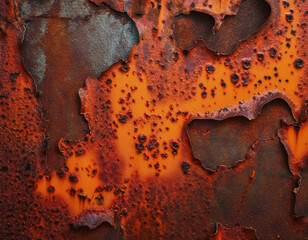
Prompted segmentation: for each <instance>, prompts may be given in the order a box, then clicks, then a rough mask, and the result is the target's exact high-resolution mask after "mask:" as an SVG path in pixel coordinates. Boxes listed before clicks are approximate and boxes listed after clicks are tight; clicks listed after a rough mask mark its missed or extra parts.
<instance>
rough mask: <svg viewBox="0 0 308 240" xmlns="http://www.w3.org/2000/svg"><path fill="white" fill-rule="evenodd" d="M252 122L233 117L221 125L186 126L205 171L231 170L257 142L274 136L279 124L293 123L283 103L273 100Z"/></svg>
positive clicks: (200, 122)
mask: <svg viewBox="0 0 308 240" xmlns="http://www.w3.org/2000/svg"><path fill="white" fill-rule="evenodd" d="M260 115H261V116H259V117H257V118H256V119H255V120H252V121H249V120H248V119H246V118H244V117H234V118H229V119H226V120H224V121H223V122H220V121H215V120H202V119H199V120H193V121H192V122H190V124H189V125H188V126H187V133H188V136H189V141H190V144H191V146H192V150H193V153H194V157H195V158H197V159H199V160H200V161H201V162H202V166H203V167H204V168H206V169H210V170H216V169H217V168H218V166H220V165H224V166H227V167H228V168H230V167H233V166H234V165H235V164H236V162H237V161H241V160H244V159H245V157H246V154H247V152H248V150H249V149H250V148H251V146H252V145H253V144H254V143H255V142H256V141H257V140H258V139H270V138H272V137H273V136H275V135H276V133H277V130H278V129H279V128H280V126H281V122H285V123H289V124H291V123H292V122H294V120H293V118H292V116H291V114H290V111H289V109H288V107H287V105H286V103H285V102H283V101H281V100H275V101H272V102H270V103H268V104H266V105H265V106H264V107H263V108H262V111H261V110H260Z"/></svg>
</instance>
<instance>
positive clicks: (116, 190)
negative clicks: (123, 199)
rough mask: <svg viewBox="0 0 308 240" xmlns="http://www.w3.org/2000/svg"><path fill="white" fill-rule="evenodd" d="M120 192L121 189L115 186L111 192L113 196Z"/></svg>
mask: <svg viewBox="0 0 308 240" xmlns="http://www.w3.org/2000/svg"><path fill="white" fill-rule="evenodd" d="M121 192H122V191H121V190H120V189H119V188H116V189H114V190H113V194H114V195H115V196H118V195H119V194H120V193H121Z"/></svg>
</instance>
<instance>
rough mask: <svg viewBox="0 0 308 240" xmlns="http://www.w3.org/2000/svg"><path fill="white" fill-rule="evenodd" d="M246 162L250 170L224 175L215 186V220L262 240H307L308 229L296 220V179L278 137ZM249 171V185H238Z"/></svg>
mask: <svg viewBox="0 0 308 240" xmlns="http://www.w3.org/2000/svg"><path fill="white" fill-rule="evenodd" d="M246 160H247V162H246V163H245V165H246V166H245V165H243V166H239V167H238V168H235V169H234V170H233V171H230V173H224V171H222V172H221V173H220V174H219V176H221V177H218V179H217V180H218V181H217V182H216V183H214V184H215V185H216V186H217V187H216V188H215V189H214V194H213V196H214V197H213V203H212V204H213V205H212V206H213V208H214V210H215V209H216V210H215V213H216V214H215V215H214V216H215V219H216V220H217V221H219V222H221V223H223V224H224V225H227V226H229V227H233V226H235V225H236V224H240V226H246V227H250V226H251V227H252V228H254V229H255V230H256V234H257V236H258V237H259V238H260V239H274V238H277V237H278V238H279V237H280V238H281V239H303V238H304V236H306V234H307V232H306V231H307V228H306V227H307V226H306V225H305V224H303V223H302V222H301V221H300V220H296V219H295V218H294V217H293V216H292V215H293V209H292V208H293V207H292V206H294V205H293V204H294V202H293V196H292V190H293V187H294V182H295V181H296V179H295V178H294V177H293V176H292V174H291V173H290V172H289V169H288V165H287V157H286V152H285V151H284V149H283V146H282V145H281V143H280V142H279V139H278V137H273V138H272V139H271V140H266V141H259V142H258V143H257V144H256V145H254V146H253V148H252V150H251V152H250V157H249V158H247V159H246ZM249 168H252V169H253V171H251V170H250V171H251V174H246V181H237V179H238V178H243V177H240V176H241V175H242V174H244V173H245V172H247V171H249ZM228 175H229V176H228ZM244 175H245V174H244ZM249 175H250V176H249ZM230 181H231V182H233V183H234V184H233V185H231V184H229V183H230ZM236 183H237V184H236ZM230 200H231V201H230ZM220 206H224V210H223V209H222V208H220ZM261 219H262V220H261ZM260 220H261V221H260ZM277 222H280V224H279V225H277ZM305 228H306V230H304V229H305Z"/></svg>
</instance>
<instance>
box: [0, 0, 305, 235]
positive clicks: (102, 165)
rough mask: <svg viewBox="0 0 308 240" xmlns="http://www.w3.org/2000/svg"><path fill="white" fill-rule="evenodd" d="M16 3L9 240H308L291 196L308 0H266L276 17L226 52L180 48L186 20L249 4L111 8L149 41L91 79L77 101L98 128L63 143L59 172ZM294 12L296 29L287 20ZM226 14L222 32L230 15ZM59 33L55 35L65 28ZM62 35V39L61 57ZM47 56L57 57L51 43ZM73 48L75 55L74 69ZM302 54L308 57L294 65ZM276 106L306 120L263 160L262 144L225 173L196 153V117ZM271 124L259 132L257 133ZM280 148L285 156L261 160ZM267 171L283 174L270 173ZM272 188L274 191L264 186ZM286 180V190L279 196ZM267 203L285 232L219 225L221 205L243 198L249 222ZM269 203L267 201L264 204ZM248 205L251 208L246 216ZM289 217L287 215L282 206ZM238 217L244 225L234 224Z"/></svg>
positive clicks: (6, 149)
mask: <svg viewBox="0 0 308 240" xmlns="http://www.w3.org/2000/svg"><path fill="white" fill-rule="evenodd" d="M17 2H18V1H17ZM17 2H13V1H6V2H5V3H1V5H0V13H1V16H2V15H4V16H5V17H6V18H3V19H4V20H3V19H2V18H0V36H1V37H2V36H3V38H0V47H1V51H0V59H1V61H3V63H4V64H3V66H0V67H3V69H4V70H3V71H2V68H1V69H0V70H1V71H0V78H1V79H3V81H2V80H1V82H0V102H1V105H0V116H1V118H2V120H3V121H2V122H0V124H1V127H2V130H3V131H1V133H0V135H1V137H0V143H1V144H0V145H2V146H3V147H2V148H0V164H1V165H0V170H1V172H0V174H1V182H2V185H1V187H3V189H4V190H3V191H2V192H1V198H2V199H3V200H2V201H1V202H0V207H3V209H4V212H5V214H4V217H3V219H2V223H1V225H3V226H4V229H5V231H4V233H0V237H1V238H2V236H4V237H3V238H4V239H5V238H6V237H7V236H8V238H10V237H12V236H13V235H16V239H17V238H18V239H51V238H56V239H83V237H84V236H85V237H86V238H87V239H92V238H93V239H97V238H99V239H101V238H104V239H105V238H106V239H123V238H124V239H208V238H209V239H256V238H259V236H260V232H261V236H262V237H263V238H262V237H261V238H260V239H272V238H273V237H276V236H278V238H280V236H281V238H282V239H283V237H284V235H283V234H284V233H285V234H286V236H292V234H293V233H294V234H298V235H296V237H298V236H299V239H302V238H301V237H302V236H306V235H307V234H308V232H307V216H304V215H303V216H304V217H305V218H300V219H299V218H296V216H294V214H293V210H294V206H293V202H294V199H293V197H294V196H293V195H292V194H293V193H292V191H294V189H295V187H296V183H297V181H298V179H297V177H298V176H297V175H300V170H301V169H302V168H304V167H306V162H305V161H306V159H307V155H308V154H307V149H308V146H307V144H308V140H307V139H308V123H307V121H304V120H303V119H302V117H301V114H302V112H303V108H304V104H305V99H304V96H307V92H308V91H307V57H306V46H305V43H304V42H303V41H305V31H306V30H305V27H304V24H303V22H304V20H305V18H307V16H306V15H307V14H306V15H305V13H304V12H305V10H304V7H305V3H303V2H299V1H296V2H293V1H290V2H288V6H287V7H286V6H285V3H284V2H285V1H276V0H268V1H267V2H268V3H269V4H270V5H271V9H272V14H276V15H275V16H271V17H270V19H269V22H267V23H266V24H265V25H264V26H262V28H261V29H260V31H258V32H256V33H255V34H253V35H252V36H250V37H249V38H248V39H247V40H245V41H243V42H241V43H240V44H239V46H238V48H237V49H236V50H235V51H234V52H233V53H232V54H231V55H229V56H221V55H219V54H215V53H214V52H212V51H210V50H209V49H208V48H207V47H206V45H205V44H204V42H202V41H198V42H197V44H196V46H195V47H194V48H192V49H190V50H189V51H187V50H184V51H183V50H182V49H180V48H179V47H178V46H177V45H176V42H175V40H174V39H173V31H174V28H173V27H174V19H175V16H177V15H178V14H189V12H190V11H200V12H203V13H209V14H213V15H215V14H216V13H221V14H222V15H224V14H229V15H233V14H236V11H237V5H236V3H238V2H240V1H229V0H225V1H218V0H217V1H216V0H209V1H208V4H209V5H207V6H205V5H204V1H196V4H193V3H192V2H191V1H190V0H187V1H171V2H172V7H170V6H171V5H170V4H169V1H165V0H161V1H155V2H153V1H140V6H137V5H138V4H137V5H136V3H134V4H132V6H131V5H130V4H127V2H129V1H111V0H110V1H108V0H106V1H104V2H105V3H107V4H109V5H110V7H111V8H112V9H114V10H116V11H120V12H126V13H127V15H128V16H129V17H130V18H131V19H132V20H133V21H134V23H135V24H136V26H137V28H138V31H139V42H138V43H137V44H136V45H135V46H134V47H133V48H132V50H131V52H130V54H129V56H128V57H127V59H126V60H119V62H117V63H115V64H113V65H112V66H111V67H109V68H108V69H107V70H106V71H104V72H103V73H102V74H101V76H100V77H99V78H97V79H95V78H90V77H88V78H87V79H84V81H85V84H84V86H83V87H82V88H80V89H79V91H78V94H79V97H80V100H81V110H80V113H81V114H82V115H83V117H84V118H85V120H86V121H87V123H88V127H89V133H88V134H86V135H85V136H84V138H82V139H80V140H78V141H73V140H71V139H65V137H64V136H62V137H63V138H62V139H61V140H60V142H59V143H58V145H55V146H54V147H55V148H56V150H58V149H59V150H60V152H61V154H62V155H63V156H64V158H61V156H59V161H55V162H57V163H59V164H57V167H58V165H60V167H59V168H56V167H55V166H51V165H52V164H51V163H50V162H48V151H47V153H46V147H45V146H44V145H45V144H46V142H45V141H46V139H47V138H46V134H48V130H46V129H47V128H48V127H47V126H46V125H48V123H47V122H48V117H46V116H44V114H43V113H42V106H41V105H40V102H39V99H40V98H39V97H38V96H37V95H38V94H37V92H36V90H35V85H34V82H33V81H32V79H31V76H30V75H29V74H28V73H27V72H26V71H25V69H24V67H23V62H22V56H21V53H20V47H19V46H20V43H21V42H22V39H23V31H24V20H22V19H21V18H20V17H19V16H18V10H16V9H18V7H17V5H18V3H17ZM93 2H96V3H97V4H98V5H100V4H101V1H94V0H93ZM138 2H139V1H138ZM141 2H142V3H141ZM57 3H58V5H57V6H58V7H59V9H58V8H57V7H56V8H54V9H52V11H56V12H57V11H58V10H59V12H60V8H61V7H63V6H62V5H61V4H60V3H61V1H59V2H57ZM218 3H219V4H218ZM232 3H234V4H235V5H232ZM212 4H213V6H212V7H210V5H212ZM109 5H108V6H105V7H106V8H109ZM214 5H215V6H214ZM230 5H231V6H230ZM92 7H93V8H94V7H96V5H93V6H92ZM137 7H140V9H141V10H140V9H139V10H140V11H139V10H138V11H137V10H136V9H135V8H137ZM2 8H3V9H5V10H3V9H2ZM16 11H17V12H16ZM291 12H292V21H290V19H288V18H287V17H286V16H289V15H290V14H291ZM110 14H111V15H112V14H113V13H110ZM277 14H278V15H277ZM222 15H220V17H222ZM42 16H43V15H42ZM215 16H216V19H215V20H216V25H217V24H218V25H219V21H223V19H220V18H219V16H218V15H215ZM40 17H41V16H40ZM43 17H44V16H43ZM90 17H91V16H86V17H85V19H81V18H80V19H79V20H80V21H88V20H89V18H90ZM217 21H218V22H217ZM49 24H51V23H49ZM49 27H50V29H53V28H55V29H53V30H55V31H56V30H57V27H59V26H56V25H54V26H52V25H50V26H49ZM216 27H217V26H216ZM64 32H65V31H63V32H62V33H64ZM295 33H296V34H295ZM62 37H63V39H65V36H64V35H63V36H61V39H62ZM61 39H60V38H59V39H58V40H59V42H58V40H57V39H54V41H53V43H55V44H58V45H56V48H57V49H58V47H59V46H60V45H61V41H62V40H63V39H62V40H61ZM51 42H52V41H51ZM46 48H47V49H49V50H50V51H52V46H48V47H46ZM70 50H71V49H70ZM70 50H68V51H67V52H65V57H66V58H67V59H72V60H74V58H73V56H72V53H71V52H70ZM59 56H60V55H59ZM261 56H262V57H261ZM299 58H300V59H301V60H303V61H302V62H300V63H299V65H300V66H297V65H296V64H295V62H296V60H297V59H299ZM63 62H64V63H66V64H70V62H65V61H63ZM303 62H304V63H303ZM56 68H57V69H56V70H57V71H58V72H59V73H58V74H59V75H58V76H62V77H63V76H64V78H65V73H64V72H62V66H60V65H57V67H56ZM72 71H73V70H72ZM74 71H78V69H74ZM77 75H78V74H77ZM50 76H51V78H52V77H53V74H52V71H51V72H50ZM55 77H56V74H55ZM56 85H57V83H55V88H57V87H58V86H56ZM59 87H61V86H59ZM63 87H65V88H67V86H64V85H63ZM2 89H3V90H2ZM47 89H48V87H47ZM47 92H48V91H47ZM72 92H73V90H72ZM75 94H76V91H75ZM62 97H63V99H64V100H65V98H66V97H67V98H70V97H72V96H62ZM49 98H51V99H53V96H49ZM275 98H282V99H284V100H285V101H286V102H287V103H288V105H289V106H290V109H291V111H292V114H293V117H294V119H295V124H294V126H293V125H290V126H289V125H286V123H281V126H282V128H281V129H279V131H278V136H279V137H280V139H279V138H278V137H277V136H276V135H275V137H274V138H273V139H258V142H259V143H258V144H261V145H262V147H264V148H266V151H263V152H262V151H260V149H262V148H261V147H260V148H259V147H258V144H255V145H254V146H251V149H250V150H249V154H248V153H247V155H246V159H239V162H238V163H237V164H236V166H234V167H231V168H227V167H225V166H218V168H217V171H210V170H209V169H206V168H204V167H202V163H201V162H200V161H199V160H198V159H195V158H194V157H193V153H192V147H191V146H190V143H189V140H188V136H187V131H186V128H187V126H188V124H189V123H190V122H191V121H192V120H193V119H214V120H219V121H220V120H224V119H226V118H229V117H234V116H244V117H246V118H248V119H250V120H251V119H255V118H257V117H258V115H259V114H260V112H261V108H262V106H263V105H264V104H266V103H268V102H270V101H272V100H273V99H275ZM63 99H61V98H59V99H54V100H55V102H56V103H57V101H58V102H60V101H62V100H63ZM72 102H74V101H72ZM47 104H48V102H47ZM78 104H79V103H78ZM73 105H74V104H73ZM76 106H79V105H77V103H76V105H74V107H76ZM274 106H275V105H274ZM288 110H289V109H287V110H286V111H288ZM79 117H80V116H79ZM290 118H292V117H291V116H290ZM63 119H64V120H63ZM63 119H61V120H63V121H64V122H65V120H66V119H65V118H64V117H63ZM46 120H47V121H46ZM59 122H60V121H59ZM295 125H296V126H299V125H300V128H298V127H296V126H295ZM77 128H78V125H77ZM260 129H261V130H262V126H258V129H252V131H261V130H260ZM204 134H208V133H206V132H205V133H204ZM213 137H215V136H213ZM279 141H280V142H279ZM281 143H283V145H281ZM270 144H272V145H270ZM271 146H274V147H271ZM201 147H202V145H201ZM272 148H273V149H274V150H273V149H272ZM285 150H286V151H287V153H288V161H289V168H288V166H287V163H286V164H285V165H283V164H284V157H285V158H286V159H287V154H285ZM259 151H260V152H259ZM272 151H273V152H274V153H275V154H276V155H275V158H273V159H274V160H271V161H268V162H267V161H263V160H268V159H269V157H271V156H270V155H271V153H272ZM217 154H219V153H217ZM255 156H257V157H255ZM277 160H279V161H280V162H278V161H277ZM275 161H276V162H275ZM285 162H287V161H285ZM270 166H277V169H273V171H271V170H272V168H271V167H270ZM279 169H280V170H281V171H282V170H283V171H284V172H283V173H280V172H278V171H279ZM290 172H291V173H292V174H293V175H292V174H291V173H290ZM2 179H3V180H2ZM229 179H230V181H229ZM268 179H271V181H269V182H271V184H270V186H271V187H272V188H273V189H270V187H268V188H266V187H267V186H268V185H267V184H266V183H267V181H268ZM272 179H274V180H273V181H272ZM280 182H282V183H284V184H283V187H281V188H279V191H275V190H277V189H278V188H277V189H276V187H277V186H279V183H280ZM303 182H304V181H303ZM222 183H223V184H222ZM228 184H229V185H228ZM258 184H259V185H258ZM303 185H304V183H303ZM229 186H231V187H229ZM243 186H244V187H243ZM259 186H261V187H260V188H259ZM301 187H302V188H303V189H304V190H305V188H304V187H305V186H301ZM230 189H233V190H234V192H232V190H230ZM251 189H253V190H254V192H253V193H250V191H252V190H251ZM260 189H261V190H262V189H263V190H266V191H263V190H262V191H263V192H265V193H264V195H262V194H263V193H261V195H260V194H259V192H258V191H259V190H260ZM242 190H243V191H242ZM261 190H260V191H261ZM241 191H242V192H241ZM237 192H239V194H238V195H237V196H235V194H236V193H237ZM273 192H274V193H278V194H276V195H277V196H276V195H275V194H272V193H273ZM282 192H283V194H281V193H282ZM215 194H216V195H217V194H221V195H219V196H218V197H220V196H221V198H222V199H223V200H224V201H225V202H226V203H227V204H220V202H218V201H217V202H215V201H214V203H213V199H214V198H215V197H217V196H215ZM269 195H272V196H270V197H272V200H273V201H275V202H276V200H277V205H279V206H278V207H277V208H275V209H273V212H271V214H272V215H273V214H276V213H277V212H279V213H280V212H281V216H284V217H285V219H287V220H286V221H282V224H280V225H281V226H280V225H279V226H278V224H277V223H276V222H272V220H271V219H266V220H267V223H270V224H272V225H271V226H264V227H263V226H262V219H261V220H260V221H259V220H258V219H257V218H256V219H253V224H248V222H249V221H243V222H242V223H241V224H243V225H247V226H242V225H240V226H238V224H239V222H236V221H237V219H236V218H234V216H233V215H230V216H229V215H228V214H226V219H225V218H223V219H221V220H222V221H225V223H227V224H225V223H224V225H222V224H220V223H219V222H220V221H218V220H217V219H218V218H217V216H215V210H213V209H214V207H215V206H216V207H218V208H219V212H222V213H225V212H227V211H224V208H223V207H226V208H229V207H230V206H228V204H229V201H230V200H232V201H230V202H233V203H234V204H232V205H233V206H231V207H230V209H231V208H232V210H234V211H237V209H238V208H239V211H240V212H241V211H243V212H249V214H245V216H244V218H245V220H247V219H248V218H249V217H250V216H251V215H250V213H254V211H255V212H258V214H259V213H260V214H259V215H258V216H267V215H266V211H268V210H271V209H268V208H266V207H268V206H274V205H275V203H272V202H271V204H272V205H270V204H269V205H267V204H266V205H267V206H265V207H264V209H262V211H261V210H260V211H259V206H258V204H259V205H260V202H258V198H262V197H263V196H269ZM225 196H227V197H225ZM229 196H230V197H229ZM248 198H250V199H248ZM247 199H248V200H249V201H248V200H247ZM262 200H264V202H266V201H267V199H266V197H264V198H263V199H262ZM246 201H247V202H248V203H249V204H250V205H249V206H248V209H241V207H243V206H245V204H246ZM281 203H283V205H281ZM214 205H215V206H214ZM221 205H223V206H221ZM262 207H263V206H262ZM233 208H234V209H233ZM243 208H244V207H243ZM284 208H285V209H286V212H283V211H280V209H284ZM216 210H217V209H216ZM244 210H245V211H244ZM92 213H95V214H92ZM104 214H105V215H104ZM236 214H237V213H236ZM262 214H263V215H262ZM223 215H224V214H223ZM256 215H257V214H256ZM272 215H268V216H272ZM275 217H276V219H277V218H279V216H278V215H275ZM113 218H114V221H112V220H113ZM227 218H230V219H231V220H232V221H231V222H233V223H235V222H236V225H234V226H231V225H229V222H228V220H230V219H227ZM246 218H247V219H246ZM268 218H270V217H268ZM273 219H275V218H273ZM290 219H291V220H290ZM248 220H249V219H248ZM29 222H31V224H29ZM187 223H189V224H187ZM252 225H254V226H252ZM84 226H87V227H88V228H87V227H86V228H85V227H84ZM250 227H252V228H251V229H250ZM76 228H78V229H77V230H76ZM79 228H80V229H79ZM263 228H264V230H262V229H263ZM255 229H258V230H260V229H261V230H262V231H259V232H258V231H257V230H255ZM289 230H290V231H289ZM277 233H279V235H277ZM18 234H19V235H18ZM213 234H214V235H213ZM258 234H259V235H258ZM262 234H263V235H262ZM280 234H282V235H280ZM274 235H275V236H274ZM264 236H267V237H264Z"/></svg>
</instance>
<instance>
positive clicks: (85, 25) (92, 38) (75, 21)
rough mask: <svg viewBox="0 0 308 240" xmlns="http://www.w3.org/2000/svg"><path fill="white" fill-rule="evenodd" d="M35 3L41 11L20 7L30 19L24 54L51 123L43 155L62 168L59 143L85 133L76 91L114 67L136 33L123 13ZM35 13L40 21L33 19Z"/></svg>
mask: <svg viewBox="0 0 308 240" xmlns="http://www.w3.org/2000/svg"><path fill="white" fill-rule="evenodd" d="M67 4H68V5H67ZM70 4H72V5H71V6H70ZM39 5H40V11H39V10H38V9H37V4H34V3H33V2H31V4H30V3H29V4H28V5H26V2H23V3H22V4H21V6H20V8H21V10H22V12H24V14H23V15H22V16H24V18H25V20H29V21H28V22H27V23H26V25H25V27H26V31H25V36H24V40H23V43H22V54H23V60H24V65H25V68H26V70H27V71H28V72H29V73H30V74H31V75H32V76H33V78H34V81H35V84H36V87H37V91H38V93H39V100H40V102H41V103H42V108H43V110H44V111H45V112H46V118H47V119H48V121H49V126H48V129H47V133H46V139H47V140H48V144H47V149H46V153H47V158H48V165H49V167H51V169H53V168H59V167H62V165H63V159H62V158H61V154H60V151H59V150H58V143H59V140H60V139H61V138H64V139H70V140H77V139H80V138H82V137H83V136H84V135H85V134H86V133H87V132H88V127H87V124H86V122H85V120H84V119H83V117H82V115H81V114H80V100H79V96H78V89H79V88H81V87H83V85H84V82H85V79H86V78H87V77H99V75H100V73H101V72H102V71H104V70H106V69H107V68H108V67H109V66H111V65H112V64H113V63H115V62H117V61H118V60H119V59H125V58H126V57H127V56H128V54H129V52H130V49H131V48H132V47H133V46H134V45H135V44H136V43H137V42H138V30H137V28H136V26H135V23H134V22H133V21H132V20H131V19H130V18H129V17H128V16H127V15H126V14H124V13H118V12H115V11H113V10H110V9H109V8H106V7H100V8H99V7H95V6H93V4H90V3H87V2H83V1H82V2H79V3H78V2H70V3H64V2H63V1H54V2H50V1H47V2H45V5H44V4H43V6H44V7H45V8H46V9H47V10H46V11H45V12H44V11H43V10H44V9H45V8H42V6H41V5H42V4H39ZM27 9H28V10H27ZM55 9H59V11H55ZM27 11H30V14H29V13H28V12H27ZM32 11H33V12H32ZM41 11H43V13H42V12H41ZM26 13H28V14H29V15H26ZM39 13H42V14H43V16H44V17H43V18H41V17H33V15H34V16H36V15H37V14H39ZM85 16H88V17H87V18H86V19H84V18H83V17H85Z"/></svg>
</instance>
